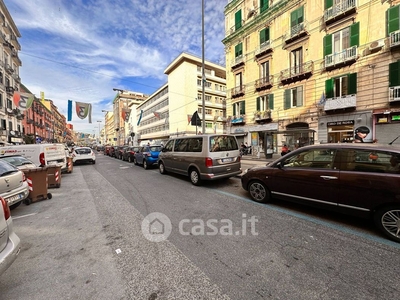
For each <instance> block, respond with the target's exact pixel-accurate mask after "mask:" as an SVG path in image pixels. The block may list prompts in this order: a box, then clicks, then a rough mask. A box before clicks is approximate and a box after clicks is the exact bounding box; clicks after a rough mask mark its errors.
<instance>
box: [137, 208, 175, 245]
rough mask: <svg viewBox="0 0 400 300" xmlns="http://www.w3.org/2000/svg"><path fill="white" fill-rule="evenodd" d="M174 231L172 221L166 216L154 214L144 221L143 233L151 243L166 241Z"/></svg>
mask: <svg viewBox="0 0 400 300" xmlns="http://www.w3.org/2000/svg"><path fill="white" fill-rule="evenodd" d="M171 231H172V225H171V220H170V219H169V218H168V217H167V216H166V215H164V214H162V213H159V212H154V213H151V214H148V215H147V216H146V217H145V218H144V219H143V221H142V233H143V235H144V236H145V238H146V239H148V240H149V241H151V242H162V241H164V240H166V239H167V238H168V237H169V235H170V234H171Z"/></svg>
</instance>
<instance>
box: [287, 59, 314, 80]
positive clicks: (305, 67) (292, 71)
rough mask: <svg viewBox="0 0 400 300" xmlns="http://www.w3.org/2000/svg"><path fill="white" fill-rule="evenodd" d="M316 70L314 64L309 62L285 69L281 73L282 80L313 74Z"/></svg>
mask: <svg viewBox="0 0 400 300" xmlns="http://www.w3.org/2000/svg"><path fill="white" fill-rule="evenodd" d="M313 70H314V62H313V61H308V62H305V63H304V64H299V65H297V66H294V67H291V68H288V69H285V70H283V71H281V80H285V79H288V78H292V77H295V76H299V75H302V74H306V73H311V72H312V71H313Z"/></svg>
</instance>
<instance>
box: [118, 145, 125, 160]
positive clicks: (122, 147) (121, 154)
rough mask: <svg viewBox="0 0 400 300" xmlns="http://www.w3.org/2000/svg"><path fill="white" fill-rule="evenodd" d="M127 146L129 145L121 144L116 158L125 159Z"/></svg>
mask: <svg viewBox="0 0 400 300" xmlns="http://www.w3.org/2000/svg"><path fill="white" fill-rule="evenodd" d="M126 148H128V146H119V147H118V151H117V152H116V158H118V159H123V157H124V152H125V149H126Z"/></svg>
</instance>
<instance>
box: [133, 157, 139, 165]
mask: <svg viewBox="0 0 400 300" xmlns="http://www.w3.org/2000/svg"><path fill="white" fill-rule="evenodd" d="M133 163H134V164H135V165H137V164H138V163H137V160H136V157H134V158H133Z"/></svg>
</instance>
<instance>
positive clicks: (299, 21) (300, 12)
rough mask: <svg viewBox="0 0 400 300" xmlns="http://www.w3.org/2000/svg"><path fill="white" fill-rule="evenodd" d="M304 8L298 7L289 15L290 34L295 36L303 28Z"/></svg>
mask: <svg viewBox="0 0 400 300" xmlns="http://www.w3.org/2000/svg"><path fill="white" fill-rule="evenodd" d="M303 22H304V6H302V7H299V8H298V9H296V10H294V11H292V12H291V14H290V33H291V35H292V36H293V35H296V34H298V33H299V32H300V31H302V30H303V28H304V24H303Z"/></svg>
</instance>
